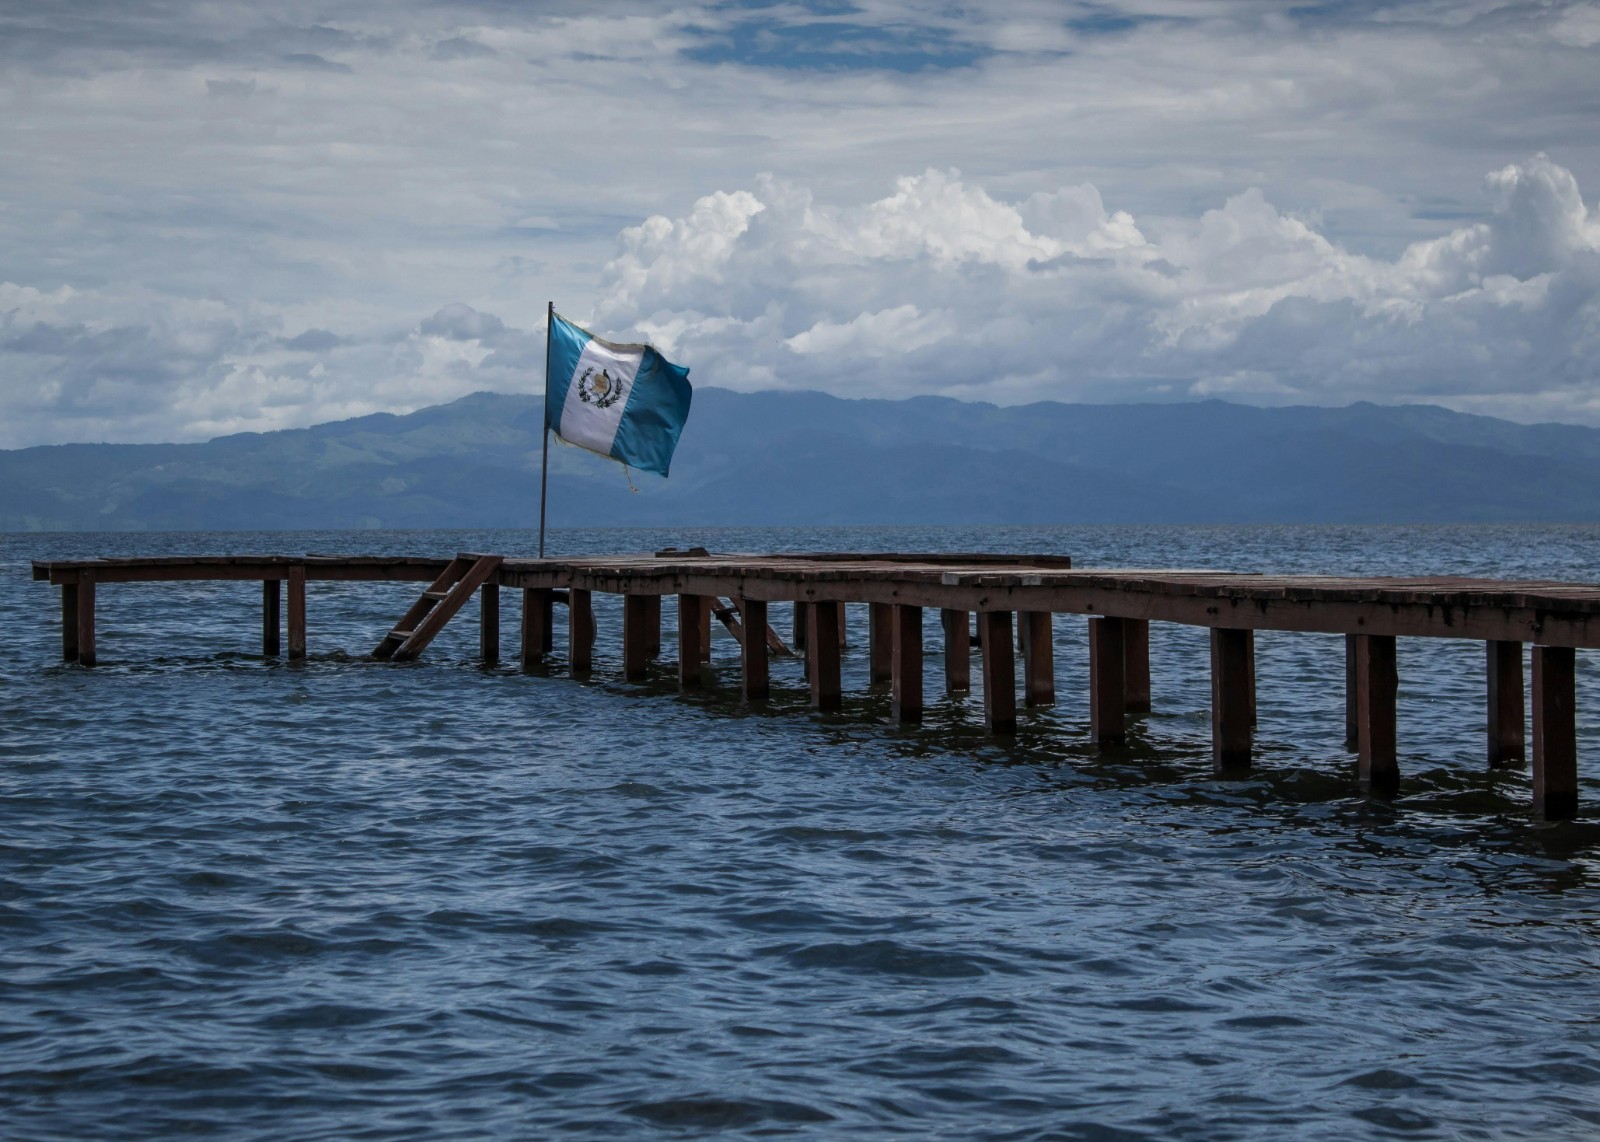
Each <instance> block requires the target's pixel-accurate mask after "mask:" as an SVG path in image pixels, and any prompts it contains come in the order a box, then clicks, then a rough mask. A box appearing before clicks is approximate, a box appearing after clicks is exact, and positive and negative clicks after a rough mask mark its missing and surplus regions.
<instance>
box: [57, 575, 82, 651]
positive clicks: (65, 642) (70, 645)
mask: <svg viewBox="0 0 1600 1142" xmlns="http://www.w3.org/2000/svg"><path fill="white" fill-rule="evenodd" d="M61 660H62V661H63V662H76V661H78V582H77V580H76V579H74V580H73V581H72V582H70V583H63V584H61Z"/></svg>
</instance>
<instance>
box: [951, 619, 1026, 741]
mask: <svg viewBox="0 0 1600 1142" xmlns="http://www.w3.org/2000/svg"><path fill="white" fill-rule="evenodd" d="M979 621H980V622H981V623H982V624H983V714H984V720H985V722H987V723H988V726H989V732H990V733H991V734H996V735H1000V736H1007V735H1011V734H1015V733H1016V732H1017V660H1016V652H1015V651H1013V650H1012V649H1011V612H1010V611H984V612H983V613H982V615H981V617H980V619H979ZM961 622H962V625H963V626H965V625H966V616H965V615H963V616H962V618H961Z"/></svg>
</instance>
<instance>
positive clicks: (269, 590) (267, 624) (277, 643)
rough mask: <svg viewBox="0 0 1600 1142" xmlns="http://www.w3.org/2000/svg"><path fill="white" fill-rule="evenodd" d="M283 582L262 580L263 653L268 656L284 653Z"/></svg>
mask: <svg viewBox="0 0 1600 1142" xmlns="http://www.w3.org/2000/svg"><path fill="white" fill-rule="evenodd" d="M282 583H283V581H282V580H281V579H263V580H261V653H262V654H263V655H264V656H265V657H267V658H276V657H278V655H279V654H281V653H283V643H282V632H283V619H282V617H281V614H280V612H281V610H282V606H283V586H282Z"/></svg>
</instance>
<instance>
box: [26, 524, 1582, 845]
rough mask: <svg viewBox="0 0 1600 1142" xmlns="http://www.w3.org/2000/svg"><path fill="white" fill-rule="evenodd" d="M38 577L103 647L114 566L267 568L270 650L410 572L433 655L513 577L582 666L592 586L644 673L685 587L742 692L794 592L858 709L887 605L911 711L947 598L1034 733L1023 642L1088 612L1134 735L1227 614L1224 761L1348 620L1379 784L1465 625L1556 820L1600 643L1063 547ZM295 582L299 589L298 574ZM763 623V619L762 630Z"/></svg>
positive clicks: (1564, 632)
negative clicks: (927, 617) (1443, 655)
mask: <svg viewBox="0 0 1600 1142" xmlns="http://www.w3.org/2000/svg"><path fill="white" fill-rule="evenodd" d="M33 574H34V578H35V579H36V580H40V581H48V582H50V583H52V584H55V585H57V586H59V587H60V588H61V616H62V654H63V658H65V659H67V660H69V661H76V662H79V663H81V664H83V665H86V666H92V665H93V664H94V662H95V659H96V645H95V612H96V589H97V587H98V586H99V585H100V584H108V583H136V582H159V581H174V580H191V581H192V580H238V581H259V582H260V583H261V584H262V651H263V653H264V654H267V655H277V654H280V653H281V652H282V651H283V649H284V648H283V646H282V645H281V642H280V631H281V626H282V622H281V619H282V611H283V609H284V608H283V606H282V603H283V595H284V593H285V590H286V593H287V612H288V613H287V620H288V621H287V627H288V640H287V643H288V645H287V653H288V657H289V658H291V659H297V658H303V657H304V656H305V653H306V638H307V636H306V610H307V599H306V590H307V584H308V583H312V582H317V581H347V582H348V581H395V582H418V583H426V584H428V587H427V589H425V590H424V591H423V592H422V594H421V595H420V596H419V597H418V598H417V599H416V601H415V602H414V603H413V605H412V607H411V609H410V610H409V611H408V612H407V613H406V615H405V616H404V617H403V618H402V619H401V620H400V622H399V623H398V624H397V625H396V626H395V627H394V628H393V629H392V630H390V631H388V632H387V633H386V634H384V635H383V636H382V637H381V639H380V640H379V641H378V643H377V645H376V647H375V649H374V652H373V653H374V656H375V657H378V658H394V659H406V658H414V657H416V656H417V655H418V654H421V653H422V651H423V650H424V649H425V648H426V646H427V644H428V642H429V641H430V640H431V639H432V638H433V637H434V636H435V635H436V634H437V633H438V632H439V630H440V629H442V628H443V626H444V625H445V624H446V623H447V622H448V621H449V620H450V618H451V617H452V616H453V615H454V614H456V613H457V612H458V611H459V610H460V608H461V607H462V606H463V605H464V604H465V603H466V602H467V600H468V599H469V598H471V597H472V596H473V595H476V596H477V597H478V598H479V600H480V604H481V605H480V623H481V627H480V632H481V635H480V647H481V651H482V655H483V657H484V659H485V660H487V661H495V660H497V659H498V658H499V655H500V592H501V590H502V588H506V589H512V590H520V591H521V592H522V621H521V647H520V656H521V661H522V663H523V664H524V665H525V666H531V665H534V664H537V663H539V662H541V661H543V660H544V658H545V657H546V656H547V655H548V654H549V653H550V652H551V650H552V647H553V644H554V640H553V632H554V625H555V624H554V608H555V606H556V605H557V604H561V605H565V606H566V608H567V618H568V639H567V647H568V655H567V661H568V665H569V667H570V668H571V669H573V670H574V671H579V672H582V671H587V670H589V669H590V668H591V667H592V662H593V647H594V644H595V640H596V638H597V637H598V631H597V630H596V626H595V620H594V611H593V602H592V596H593V594H594V593H595V592H600V593H604V594H612V595H617V596H620V597H621V598H622V600H623V608H622V610H623V621H622V630H621V631H620V632H618V633H619V634H620V637H621V641H622V663H623V674H624V676H625V677H627V678H629V679H638V678H642V677H643V676H644V674H645V672H646V670H647V668H648V664H649V662H650V661H651V660H652V659H654V658H655V657H657V656H658V655H659V654H660V651H661V599H662V597H663V596H667V595H672V596H675V597H676V600H677V608H678V617H679V621H678V624H677V626H678V675H679V680H680V684H681V685H682V686H684V687H686V688H688V687H695V686H698V685H700V684H701V666H702V663H703V662H704V661H705V659H706V657H707V655H708V653H709V645H710V643H709V637H710V623H711V621H712V619H713V618H716V619H717V620H719V621H721V622H723V623H724V624H725V625H726V626H727V627H728V629H729V631H730V632H731V633H732V634H733V635H734V637H735V638H736V639H738V641H739V644H740V647H741V661H742V669H741V682H740V688H741V692H742V693H743V695H744V697H745V698H746V699H748V700H752V701H759V700H762V699H764V698H765V697H766V696H767V694H768V659H769V656H770V655H772V654H774V653H777V654H784V653H789V646H788V645H786V644H785V642H784V640H783V639H782V638H780V637H779V636H778V634H777V632H775V631H773V630H772V628H771V626H770V623H769V621H768V605H769V604H770V603H773V602H778V603H784V604H792V616H793V619H794V628H793V635H792V639H791V642H792V644H793V645H794V647H795V649H796V650H798V651H799V652H800V653H801V654H802V655H803V656H804V659H805V666H806V675H807V681H808V685H809V686H810V691H811V700H812V704H813V705H814V706H815V707H816V708H818V709H821V710H834V709H838V708H839V707H840V704H841V702H842V692H841V684H840V646H841V642H842V631H843V629H844V624H843V608H844V607H845V606H847V605H849V604H865V605H867V606H868V607H869V615H870V623H869V629H870V631H871V638H870V643H871V645H870V652H869V659H870V662H871V669H870V673H871V680H872V681H873V682H874V683H887V684H888V685H890V686H891V688H892V693H893V709H894V716H895V717H896V718H897V719H898V720H899V721H901V722H905V723H916V722H919V721H920V720H921V718H922V711H923V694H924V677H923V672H924V665H925V648H924V646H923V611H924V609H925V608H932V609H937V610H939V611H940V612H941V613H942V620H943V621H942V630H943V632H944V648H943V650H944V654H943V667H944V671H943V672H944V680H943V681H944V686H945V688H946V689H947V690H949V691H961V690H965V689H968V688H970V686H971V677H970V669H971V650H972V647H971V645H970V640H971V639H972V637H973V635H972V627H971V625H970V624H971V619H972V616H974V615H976V616H977V627H976V630H977V635H976V638H977V642H978V644H979V646H980V647H981V650H980V652H979V655H978V657H979V660H980V663H981V669H982V672H983V675H982V677H983V695H984V716H985V720H986V723H987V725H988V727H989V729H990V731H991V732H993V733H995V734H1000V735H1005V734H1012V733H1015V732H1016V723H1017V697H1018V685H1017V683H1018V679H1017V665H1018V662H1017V659H1018V658H1019V657H1020V659H1021V666H1022V676H1023V677H1022V680H1021V681H1022V686H1021V691H1022V698H1023V701H1024V702H1025V703H1027V704H1029V705H1045V704H1049V703H1051V702H1053V701H1054V697H1055V675H1054V662H1053V641H1052V637H1051V634H1052V625H1053V621H1054V616H1055V615H1058V614H1076V615H1083V616H1086V618H1087V620H1088V623H1087V625H1088V638H1089V651H1090V656H1089V657H1090V667H1089V671H1090V715H1091V716H1090V724H1091V728H1090V732H1091V735H1092V736H1093V738H1094V740H1095V742H1096V743H1097V744H1099V745H1100V746H1101V747H1102V748H1105V749H1115V748H1117V747H1118V746H1120V745H1121V744H1122V743H1123V742H1124V741H1125V740H1126V734H1127V720H1128V717H1129V715H1130V714H1135V713H1138V712H1141V711H1145V710H1148V709H1149V708H1150V671H1149V652H1150V623H1151V622H1165V623H1181V624H1186V625H1189V626H1195V627H1203V628H1208V629H1209V631H1210V640H1211V680H1210V681H1211V699H1212V700H1211V708H1212V713H1211V721H1212V757H1213V761H1214V764H1215V766H1216V768H1217V769H1218V771H1220V772H1227V771H1233V770H1238V769H1241V768H1244V767H1247V766H1248V765H1249V764H1250V756H1251V739H1252V735H1253V728H1254V722H1255V648H1254V632H1255V631H1258V630H1281V631H1317V632H1325V633H1332V634H1342V635H1344V636H1345V644H1346V670H1345V676H1346V716H1345V727H1344V729H1345V736H1346V741H1347V744H1349V745H1350V746H1351V747H1352V748H1354V749H1355V750H1356V752H1357V756H1358V758H1359V775H1360V779H1361V781H1362V782H1363V783H1364V784H1366V785H1367V786H1369V787H1371V788H1373V789H1375V790H1378V791H1380V792H1382V791H1386V790H1389V789H1393V788H1394V787H1395V786H1396V784H1397V783H1398V781H1399V770H1398V766H1397V760H1396V757H1397V741H1396V725H1395V699H1396V692H1397V689H1398V677H1397V674H1396V666H1395V644H1396V639H1398V638H1454V639H1471V640H1476V641H1480V642H1482V643H1483V644H1484V645H1485V696H1486V702H1487V710H1488V719H1487V725H1488V730H1487V741H1486V755H1487V761H1488V763H1489V764H1490V765H1496V766H1500V765H1512V764H1520V763H1522V762H1524V761H1525V760H1528V761H1531V763H1532V769H1533V802H1534V804H1533V808H1534V811H1535V812H1536V813H1538V814H1539V815H1542V816H1544V817H1546V818H1551V819H1556V818H1568V817H1572V816H1574V815H1575V814H1576V812H1577V803H1578V775H1577V723H1576V711H1575V659H1574V651H1575V650H1576V649H1577V648H1582V647H1600V585H1590V584H1576V583H1553V582H1508V581H1502V580H1492V579H1470V578H1459V577H1433V578H1337V577H1323V576H1305V575H1290V576H1285V575H1257V574H1247V573H1231V572H1218V571H1186V570H1139V569H1106V570H1098V569H1077V568H1074V567H1073V566H1072V562H1071V560H1070V559H1068V558H1065V557H1060V556H1036V555H993V554H937V555H934V554H900V553H868V554H863V553H834V554H786V555H720V554H710V553H707V552H705V551H704V550H703V549H699V548H695V549H691V550H688V551H677V550H671V549H669V550H667V551H661V552H656V553H654V554H642V555H627V556H596V557H590V558H568V559H544V560H538V559H519V558H511V557H503V556H499V555H485V554H478V553H462V554H459V555H457V556H455V557H453V558H449V559H430V558H416V557H389V556H351V555H305V556H278V555H260V556H255V555H247V556H196V557H167V558H129V559H95V560H81V561H72V562H50V563H35V564H34V568H33ZM284 584H287V587H286V588H284V587H283V585H284ZM750 630H756V631H759V632H761V633H762V637H758V638H755V639H749V638H746V637H745V632H747V631H750ZM1525 644H1526V645H1528V646H1529V647H1531V651H1530V655H1531V669H1532V678H1531V683H1532V687H1531V693H1532V706H1533V709H1532V742H1531V747H1532V748H1531V750H1530V749H1529V748H1528V744H1529V743H1528V740H1527V734H1526V725H1527V710H1526V709H1525V706H1524V677H1523V668H1524V661H1525V655H1524V650H1523V647H1524V645H1525Z"/></svg>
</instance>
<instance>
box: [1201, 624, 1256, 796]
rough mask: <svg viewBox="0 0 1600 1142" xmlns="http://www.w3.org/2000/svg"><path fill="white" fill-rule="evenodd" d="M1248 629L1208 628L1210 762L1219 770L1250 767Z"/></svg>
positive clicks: (1222, 771)
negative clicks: (1209, 629)
mask: <svg viewBox="0 0 1600 1142" xmlns="http://www.w3.org/2000/svg"><path fill="white" fill-rule="evenodd" d="M1253 689H1254V684H1253V680H1252V679H1251V677H1250V631H1248V630H1244V629H1240V628H1235V627H1213V628H1212V631H1211V765H1212V768H1213V769H1214V770H1216V772H1218V773H1236V772H1238V771H1240V770H1243V769H1248V768H1249V767H1250V754H1251V745H1252V736H1253V735H1252V733H1251V727H1252V726H1253V725H1254V719H1252V717H1251V716H1250V692H1251V691H1252V690H1253Z"/></svg>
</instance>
